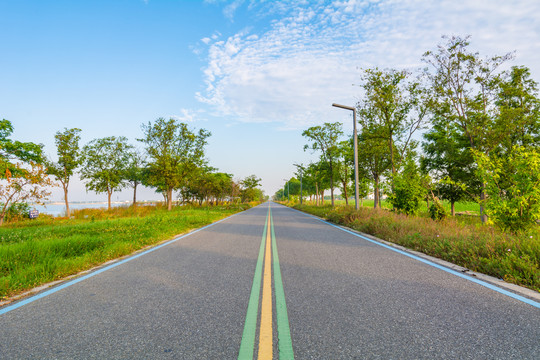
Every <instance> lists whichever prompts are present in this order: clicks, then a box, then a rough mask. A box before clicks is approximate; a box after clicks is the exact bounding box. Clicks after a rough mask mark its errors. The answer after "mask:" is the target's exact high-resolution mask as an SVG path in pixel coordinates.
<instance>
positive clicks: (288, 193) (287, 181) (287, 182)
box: [283, 179, 291, 202]
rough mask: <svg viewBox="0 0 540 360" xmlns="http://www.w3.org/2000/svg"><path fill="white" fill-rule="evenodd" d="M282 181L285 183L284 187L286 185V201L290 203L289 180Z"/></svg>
mask: <svg viewBox="0 0 540 360" xmlns="http://www.w3.org/2000/svg"><path fill="white" fill-rule="evenodd" d="M283 181H286V183H285V184H286V185H287V201H288V202H291V184H289V180H287V179H283Z"/></svg>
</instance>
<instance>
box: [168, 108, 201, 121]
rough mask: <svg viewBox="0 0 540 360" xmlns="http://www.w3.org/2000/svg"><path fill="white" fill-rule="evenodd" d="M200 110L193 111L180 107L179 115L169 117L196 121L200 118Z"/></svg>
mask: <svg viewBox="0 0 540 360" xmlns="http://www.w3.org/2000/svg"><path fill="white" fill-rule="evenodd" d="M202 112H203V111H202V110H198V111H193V110H190V109H180V115H171V116H169V117H170V118H173V119H176V120H178V121H182V122H196V121H201V120H202V119H201V118H200V114H201V113H202Z"/></svg>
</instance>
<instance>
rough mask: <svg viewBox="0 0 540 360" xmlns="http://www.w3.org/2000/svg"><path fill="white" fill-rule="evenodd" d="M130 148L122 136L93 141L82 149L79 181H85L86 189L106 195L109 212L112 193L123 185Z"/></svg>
mask: <svg viewBox="0 0 540 360" xmlns="http://www.w3.org/2000/svg"><path fill="white" fill-rule="evenodd" d="M132 148H133V146H131V145H129V144H128V143H127V138H126V137H124V136H120V137H115V136H109V137H105V138H100V139H94V140H92V141H90V142H89V143H88V144H86V145H85V146H84V148H83V166H82V167H81V171H80V174H81V179H83V180H86V189H88V190H92V191H95V192H97V193H104V192H106V193H107V202H108V209H109V210H110V209H111V195H112V193H113V192H114V191H115V190H119V189H121V188H122V187H124V185H125V183H124V178H125V172H126V168H127V164H128V163H129V159H130V150H131V149H132Z"/></svg>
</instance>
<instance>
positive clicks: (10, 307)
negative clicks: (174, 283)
mask: <svg viewBox="0 0 540 360" xmlns="http://www.w3.org/2000/svg"><path fill="white" fill-rule="evenodd" d="M242 212H243V211H241V212H239V213H236V214H232V215H231V216H228V217H226V218H224V219H221V220H218V221H216V222H213V223H211V224H208V225H206V226H203V227H202V228H199V229H196V230H193V231H190V232H188V233H187V234H184V235H180V236H178V237H176V238H174V239H172V240H169V241H167V242H165V243H163V244H161V245H157V246H155V247H153V248H150V249H148V250H145V251H143V252H141V253H139V254H136V255H133V256H130V257H128V258H127V259H124V260H120V261H118V262H115V263H114V264H111V265H108V266H105V267H104V268H101V269H99V270H96V271H93V272H91V273H90V274H87V275H84V276H81V277H78V278H76V279H74V280H71V281H68V282H66V283H64V284H62V285H59V286H56V287H53V288H52V289H49V290H46V291H43V292H41V293H39V294H37V295H34V296H31V297H29V298H27V299H24V300H21V301H18V302H16V303H15V304H12V305H7V306H6V307H4V308H1V309H0V316H1V315H4V314H5V313H8V312H10V311H12V310H15V309H18V308H20V307H22V306H25V305H28V304H30V303H32V302H34V301H36V300H39V299H41V298H44V297H46V296H49V295H51V294H54V293H55V292H57V291H60V290H62V289H65V288H67V287H69V286H71V285H75V284H77V283H79V282H81V281H84V280H86V279H89V278H91V277H92V276H96V275H98V274H101V273H102V272H105V271H107V270H110V269H112V268H115V267H117V266H119V265H122V264H125V263H127V262H128V261H131V260H134V259H137V258H138V257H141V256H143V255H146V254H148V253H151V252H152V251H155V250H158V249H161V248H162V247H164V246H167V245H170V244H172V243H174V242H176V241H178V240H180V239H183V238H185V237H187V236H190V235H193V234H195V233H197V232H199V231H201V230H204V229H207V228H209V227H211V226H214V225H216V224H219V223H220V222H222V221H225V220H227V219H230V218H232V217H233V216H236V215H238V214H240V213H242Z"/></svg>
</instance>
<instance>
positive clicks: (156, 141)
mask: <svg viewBox="0 0 540 360" xmlns="http://www.w3.org/2000/svg"><path fill="white" fill-rule="evenodd" d="M142 130H143V132H144V137H143V138H142V139H138V140H139V141H141V142H143V143H144V144H145V146H146V152H147V154H148V157H149V159H148V166H147V172H148V177H147V179H146V183H147V185H150V186H153V187H155V188H157V189H158V190H159V191H160V192H162V193H163V194H164V195H165V197H166V200H167V208H168V209H169V210H171V208H172V192H173V190H174V189H180V188H182V187H184V186H186V185H187V182H188V180H189V175H190V174H192V173H194V171H196V169H197V168H198V167H200V166H202V165H204V162H205V159H204V146H205V145H206V143H207V140H206V139H207V138H208V137H209V136H210V135H211V134H210V132H209V131H207V130H205V129H200V130H199V131H198V133H195V132H194V131H192V130H190V129H189V128H188V126H187V124H185V123H181V122H178V121H176V120H175V119H169V120H165V119H164V118H159V119H157V120H156V121H155V122H154V123H148V124H147V125H143V126H142Z"/></svg>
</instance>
